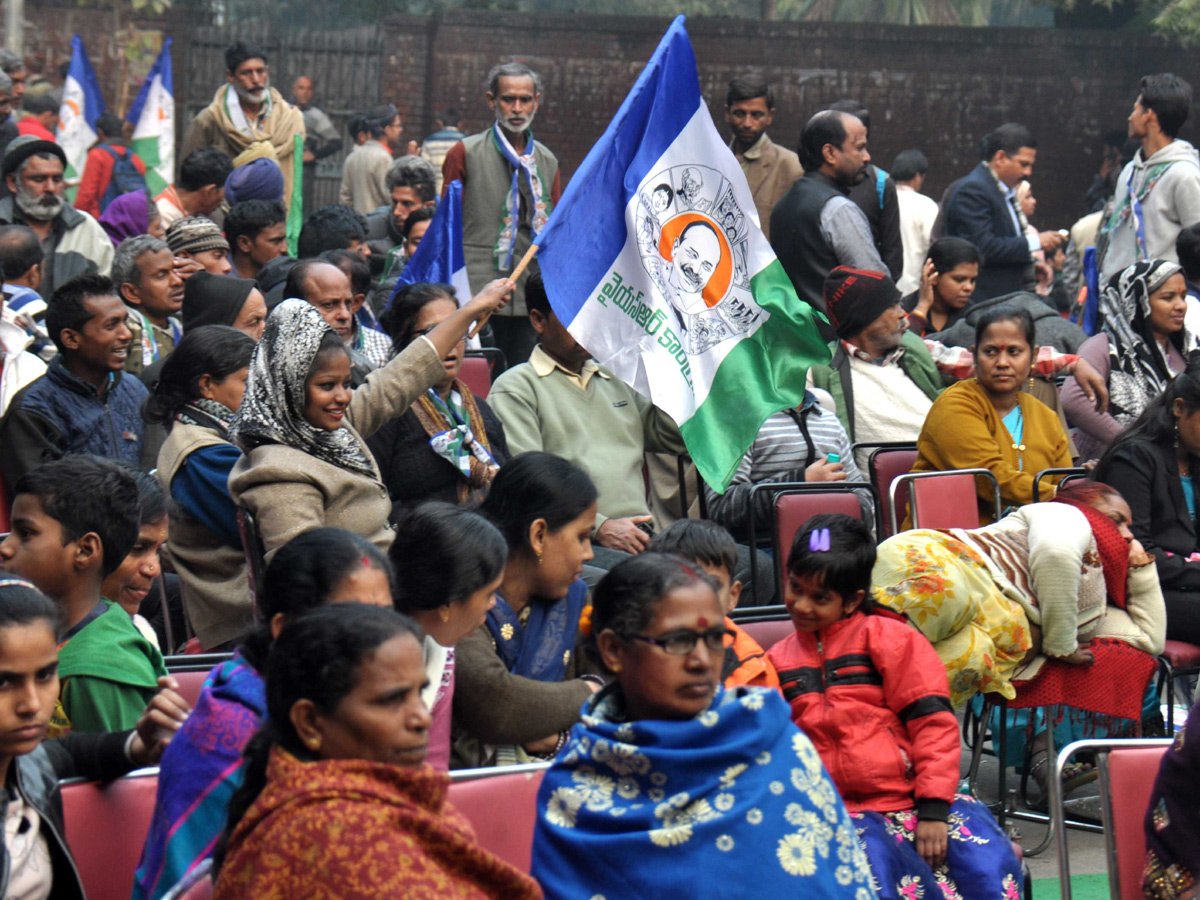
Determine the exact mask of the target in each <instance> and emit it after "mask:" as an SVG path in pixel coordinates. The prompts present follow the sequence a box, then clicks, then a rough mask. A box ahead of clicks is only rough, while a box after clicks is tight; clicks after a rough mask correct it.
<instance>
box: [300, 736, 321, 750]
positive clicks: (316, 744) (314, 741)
mask: <svg viewBox="0 0 1200 900" xmlns="http://www.w3.org/2000/svg"><path fill="white" fill-rule="evenodd" d="M304 743H305V745H306V746H307V747H308V749H309V750H319V749H320V748H321V740H320V738H309V739H308V740H307V741H305V742H304Z"/></svg>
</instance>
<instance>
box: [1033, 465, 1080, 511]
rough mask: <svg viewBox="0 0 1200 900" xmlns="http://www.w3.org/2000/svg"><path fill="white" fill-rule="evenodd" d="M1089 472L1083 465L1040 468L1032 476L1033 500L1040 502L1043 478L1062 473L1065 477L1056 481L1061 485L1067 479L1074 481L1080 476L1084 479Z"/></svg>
mask: <svg viewBox="0 0 1200 900" xmlns="http://www.w3.org/2000/svg"><path fill="white" fill-rule="evenodd" d="M1089 474H1091V473H1090V472H1089V471H1088V470H1087V469H1085V468H1083V466H1075V467H1073V468H1065V469H1042V471H1040V472H1038V473H1037V474H1036V475H1034V476H1033V502H1034V503H1039V502H1041V501H1040V500H1039V499H1038V498H1039V497H1040V496H1041V490H1042V479H1043V478H1049V477H1051V476H1054V475H1063V476H1065V477H1064V478H1063V479H1062V480H1061V481H1060V482H1059V483H1058V484H1059V486H1060V487H1061V486H1062V485H1064V484H1066V483H1067V482H1068V481H1075V480H1077V479H1080V478H1083V479H1086V478H1087V477H1088V475H1089Z"/></svg>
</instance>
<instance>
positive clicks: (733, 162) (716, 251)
mask: <svg viewBox="0 0 1200 900" xmlns="http://www.w3.org/2000/svg"><path fill="white" fill-rule="evenodd" d="M536 240H537V244H538V246H539V248H540V249H539V252H538V261H539V263H540V265H541V270H542V273H543V276H544V277H545V282H546V290H547V293H548V294H549V296H550V302H551V305H552V306H553V307H554V312H555V314H556V315H557V316H558V318H559V320H560V321H562V323H563V324H564V325H566V327H567V329H568V330H569V331H570V332H571V334H572V335H574V336H575V338H576V340H578V341H579V342H580V343H581V344H582V345H583V346H584V347H586V348H587V349H588V350H589V351H591V353H592V355H593V356H594V357H595V358H596V360H597V361H598V362H600V363H601V364H602V365H604V366H607V367H608V368H609V369H611V370H612V371H613V373H614V374H616V375H617V377H619V378H620V379H621V380H622V381H625V382H626V383H627V384H629V385H631V386H632V387H633V388H634V389H635V390H637V391H639V392H640V393H642V394H644V395H645V396H647V397H649V398H650V399H651V400H652V401H653V402H654V404H655V405H656V406H658V407H659V408H660V409H663V410H664V411H666V412H667V413H668V414H670V415H671V417H672V418H674V419H675V421H676V422H678V423H679V426H680V430H681V431H682V432H683V438H684V441H685V443H686V444H687V447H688V452H689V453H690V454H691V456H692V459H693V460H694V461H695V463H696V468H697V469H698V470H699V472H700V474H701V475H702V476H703V477H704V480H705V481H706V482H707V483H708V484H709V485H711V486H712V487H713V488H714V489H715V490H718V491H724V490H725V488H726V487H727V486H728V484H729V481H730V479H731V478H732V477H733V473H734V470H735V469H736V468H737V465H738V462H739V461H740V460H741V458H742V456H743V454H744V453H745V452H746V449H747V448H748V447H749V446H750V444H751V443H752V442H753V440H754V437H755V435H756V434H757V433H758V429H759V428H760V427H761V426H762V423H763V422H764V421H765V420H766V418H767V417H768V416H770V415H772V414H773V413H776V412H778V411H780V410H782V409H787V408H789V407H793V406H797V405H799V403H800V402H801V401H802V399H803V397H804V379H805V375H806V373H807V370H808V367H809V366H810V365H811V364H813V363H817V362H827V361H828V360H829V351H828V348H827V347H826V346H825V343H824V341H822V340H821V337H820V335H819V334H818V333H817V328H816V324H815V321H814V316H815V314H814V312H813V310H812V308H811V307H810V306H808V304H806V303H804V302H803V301H801V300H800V299H799V298H797V296H796V292H795V291H794V290H793V288H792V284H791V282H790V281H789V279H788V277H787V275H786V274H785V273H784V271H783V267H782V266H781V265H780V264H779V261H778V260H777V259H776V258H775V254H774V252H772V250H771V246H770V244H769V243H767V240H766V238H764V237H763V234H762V232H761V231H760V230H759V222H758V215H757V213H756V212H755V208H754V201H753V198H752V197H751V194H750V188H749V186H748V185H747V183H746V177H745V175H744V174H743V173H742V169H741V166H740V164H739V163H738V161H737V159H736V158H735V157H734V155H733V153H732V152H730V150H729V148H728V147H726V146H725V142H724V141H723V140H722V139H721V136H720V135H719V134H718V133H717V129H716V126H715V125H714V124H713V121H712V117H711V116H710V115H709V112H708V108H707V107H706V106H705V104H704V100H703V98H702V97H701V96H700V82H699V78H698V76H697V73H696V57H695V54H694V53H693V52H692V45H691V42H690V41H689V40H688V35H687V31H686V30H685V29H684V26H683V16H679V17H678V18H677V19H676V20H675V21H674V22H673V23H672V24H671V27H670V28H669V29H668V31H667V33H666V35H665V36H664V37H663V39H662V41H661V43H659V45H658V49H657V50H656V51H655V52H654V56H653V57H651V59H650V62H649V64H647V66H646V68H645V69H644V70H643V72H642V74H641V75H640V76H639V77H638V80H637V83H636V84H634V86H633V90H632V91H630V93H629V96H628V97H626V98H625V102H624V103H623V104H622V105H621V108H620V110H619V111H618V112H617V115H616V118H614V119H613V121H612V123H611V124H610V125H609V126H608V130H607V131H605V133H604V136H603V137H602V138H601V139H600V141H599V142H598V143H597V144H596V146H594V147H593V148H592V150H591V152H590V153H589V154H588V156H587V158H586V159H585V160H584V161H583V165H582V166H580V168H579V171H577V172H576V173H575V176H574V177H573V178H572V179H571V182H570V185H569V186H568V188H567V190H566V192H565V193H564V194H563V196H562V200H561V201H560V202H559V204H558V206H557V207H555V209H554V212H553V214H552V215H551V217H550V221H549V222H548V223H547V224H546V227H545V228H544V229H543V230H542V232H541V233H540V234H539V235H538V236H537V238H536Z"/></svg>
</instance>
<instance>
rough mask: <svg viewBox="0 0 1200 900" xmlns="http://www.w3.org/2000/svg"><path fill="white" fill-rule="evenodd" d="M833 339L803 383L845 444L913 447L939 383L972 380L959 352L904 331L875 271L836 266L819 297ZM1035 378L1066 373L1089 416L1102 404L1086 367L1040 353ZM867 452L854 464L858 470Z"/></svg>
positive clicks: (1098, 381) (889, 286)
mask: <svg viewBox="0 0 1200 900" xmlns="http://www.w3.org/2000/svg"><path fill="white" fill-rule="evenodd" d="M822 294H823V300H824V303H825V306H826V308H827V309H828V310H829V321H830V324H832V325H833V327H834V329H835V330H836V332H837V340H836V341H834V342H833V343H831V344H830V345H829V349H830V350H831V351H833V358H832V359H831V360H830V361H829V364H828V365H819V366H813V367H812V368H811V369H809V381H810V383H811V384H813V385H814V386H816V387H818V388H821V389H822V390H824V391H828V392H829V394H830V395H831V396H832V397H833V401H834V403H835V404H836V406H837V414H838V418H839V419H841V421H842V425H843V427H844V428H845V429H846V434H847V435H849V438H850V440H851V442H854V443H859V444H868V445H870V444H881V443H890V442H896V441H901V442H913V443H915V442H916V440H917V435H919V434H920V433H921V428H922V426H923V425H924V424H925V416H926V415H927V414H928V413H929V408H930V407H931V406H933V401H934V400H935V399H937V396H938V394H940V393H941V392H942V389H943V388H944V387H945V386H946V384H948V383H951V382H953V381H955V380H958V379H962V378H970V377H971V376H972V375H974V374H975V371H974V360H973V359H972V358H971V352H970V350H968V349H967V348H965V347H946V346H943V345H942V344H939V343H938V342H937V341H923V340H921V338H919V337H917V336H916V335H915V334H913V333H912V332H910V331H909V330H908V315H907V313H905V311H904V307H903V306H901V304H900V291H899V289H898V288H897V287H896V283H895V282H894V281H892V279H891V277H890V276H888V275H885V274H883V273H881V272H873V271H870V270H866V269H852V268H849V267H848V266H838V267H836V268H835V269H834V270H833V271H831V272H830V273H829V277H828V278H826V279H825V285H824V290H823V292H822ZM1035 370H1036V372H1037V373H1038V374H1040V375H1053V374H1055V373H1057V372H1058V371H1059V370H1066V371H1072V372H1073V373H1074V375H1075V378H1076V380H1077V381H1079V383H1080V385H1081V386H1083V387H1084V391H1085V392H1086V393H1087V396H1088V399H1089V400H1092V401H1093V402H1095V403H1096V408H1097V409H1102V408H1104V407H1106V406H1107V405H1108V390H1107V387H1106V385H1105V382H1104V379H1103V378H1101V377H1100V375H1099V373H1098V372H1096V370H1095V369H1093V368H1092V367H1091V366H1089V365H1088V363H1087V361H1086V360H1083V359H1080V358H1079V357H1077V356H1071V355H1068V354H1063V353H1059V352H1058V351H1056V350H1054V349H1053V348H1052V347H1040V348H1039V352H1038V357H1037V360H1036V364H1035ZM867 455H868V450H859V451H858V458H857V460H856V462H857V464H858V466H859V468H860V469H863V470H864V471H865V466H866V458H867Z"/></svg>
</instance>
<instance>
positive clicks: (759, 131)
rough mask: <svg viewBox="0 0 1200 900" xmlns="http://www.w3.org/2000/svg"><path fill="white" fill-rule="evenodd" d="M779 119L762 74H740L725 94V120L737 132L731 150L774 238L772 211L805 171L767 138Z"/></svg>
mask: <svg viewBox="0 0 1200 900" xmlns="http://www.w3.org/2000/svg"><path fill="white" fill-rule="evenodd" d="M774 119H775V92H774V91H772V90H771V85H769V84H768V83H767V81H766V79H764V78H763V77H762V76H761V75H754V74H749V75H739V76H738V77H737V78H735V79H733V80H732V81H731V82H729V90H728V92H727V93H726V94H725V121H726V122H728V123H729V129H730V130H731V131H732V132H733V139H732V140H731V141H730V143H729V148H730V149H731V150H732V151H733V153H734V155H735V156H736V157H737V158H738V162H740V163H741V164H742V171H743V172H745V173H746V181H747V182H749V184H750V193H751V194H752V195H753V197H754V206H755V208H756V209H757V210H758V224H759V227H760V228H761V229H762V233H763V235H764V236H765V237H766V238H767V239H768V240H770V238H771V210H772V209H774V208H775V204H776V203H778V202H779V200H780V199H781V198H782V197H783V195H784V194H786V193H787V192H788V188H790V187H791V186H792V185H793V184H794V183H795V181H796V179H797V178H799V177H800V176H801V175H803V174H804V169H803V168H802V167H801V166H800V158H799V157H798V156H796V154H795V153H794V152H792V151H791V150H788V149H786V148H784V147H780V146H779V145H778V144H776V143H774V142H773V141H772V140H771V139H770V138H769V137H767V129H768V128H770V127H771V122H773V121H774Z"/></svg>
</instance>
